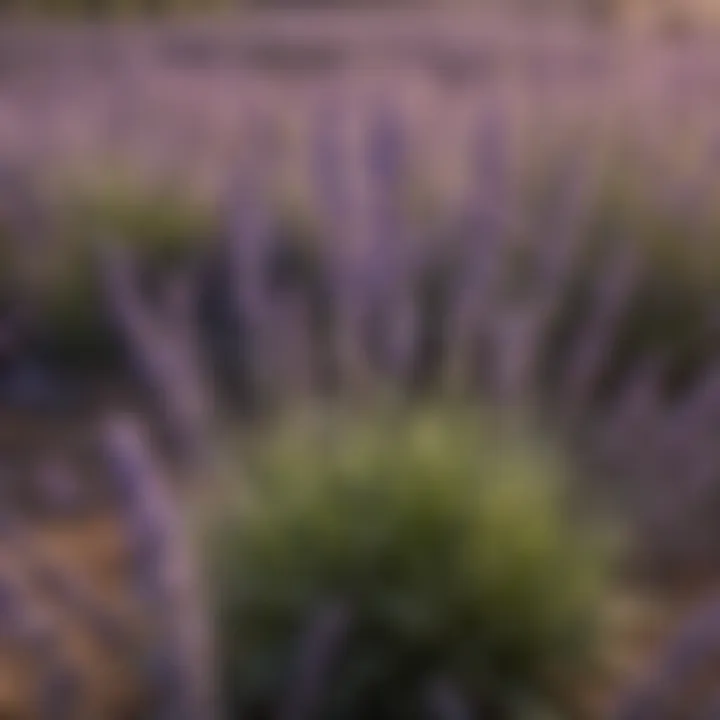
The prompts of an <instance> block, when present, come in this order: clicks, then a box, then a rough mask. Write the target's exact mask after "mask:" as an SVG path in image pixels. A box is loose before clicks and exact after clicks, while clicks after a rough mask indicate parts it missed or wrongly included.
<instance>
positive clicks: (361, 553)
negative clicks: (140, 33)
mask: <svg viewBox="0 0 720 720" xmlns="http://www.w3.org/2000/svg"><path fill="white" fill-rule="evenodd" d="M248 462H249V465H248V469H249V473H248V475H249V479H248V480H247V481H246V482H245V483H244V484H243V485H242V486H241V487H237V492H236V497H235V501H236V502H234V503H230V504H227V505H226V507H225V513H224V515H223V518H222V520H218V519H217V518H216V520H215V522H214V523H213V525H212V529H211V532H210V533H209V537H210V541H209V548H210V558H211V562H210V567H211V568H212V572H211V579H212V583H213V588H214V594H215V597H216V601H217V604H218V605H217V619H218V623H219V627H218V637H219V641H220V644H221V650H222V660H223V670H224V681H225V689H226V697H227V698H228V700H229V704H230V709H231V711H232V716H233V717H246V718H256V717H257V718H265V717H269V716H270V715H269V713H270V710H271V708H273V707H276V706H277V704H278V699H279V698H283V697H287V693H288V691H289V687H291V686H292V684H293V683H292V678H293V668H294V667H295V665H296V664H297V656H298V653H300V652H301V650H300V648H299V645H301V638H302V637H303V633H307V628H308V624H309V623H311V621H312V619H313V617H316V616H317V615H316V614H317V612H318V611H320V610H322V608H324V607H328V606H334V607H337V606H338V605H339V606H340V607H342V608H345V609H346V610H347V612H348V614H349V615H348V616H349V618H350V620H349V625H348V630H347V635H346V637H345V638H344V641H343V642H342V644H341V649H340V650H339V652H338V655H337V657H335V658H334V659H333V662H332V663H331V669H330V674H329V677H327V678H326V683H327V687H326V690H325V693H324V694H323V698H322V703H321V711H320V712H319V713H318V715H317V716H318V717H323V718H343V719H344V718H368V719H369V718H373V719H374V720H376V719H377V720H381V719H382V718H417V717H423V716H425V715H426V714H427V712H428V710H427V707H426V700H427V688H428V687H429V686H431V685H432V683H433V681H434V680H436V679H437V678H445V679H446V680H449V681H450V682H451V683H452V684H453V685H454V686H455V687H456V688H458V689H459V694H460V695H461V696H462V697H463V698H464V701H465V702H466V703H467V704H468V706H469V709H470V711H471V713H472V716H473V717H475V716H477V715H476V713H481V714H482V716H483V717H493V718H495V717H498V718H528V717H540V714H536V713H540V712H547V711H549V710H557V709H558V708H557V704H558V701H557V697H558V696H557V695H555V692H556V691H557V690H558V686H557V683H556V680H557V675H556V673H559V675H560V676H561V677H564V678H565V680H566V681H567V680H568V677H570V676H568V675H567V674H563V673H567V672H568V671H570V673H572V672H574V671H576V670H578V669H579V668H582V667H583V664H582V663H583V661H585V660H587V659H589V657H590V653H589V651H590V649H591V647H592V640H593V636H594V629H595V621H596V620H597V617H598V616H597V614H596V612H597V611H598V610H599V607H600V604H601V600H602V598H603V590H604V583H605V581H606V580H607V574H606V571H607V569H608V565H607V562H606V560H607V554H606V552H605V551H604V550H603V549H602V547H603V544H602V543H599V542H597V541H598V537H597V535H595V534H594V533H593V531H591V530H589V529H588V527H587V526H585V527H582V526H581V525H580V524H578V523H575V522H573V521H572V520H571V519H570V517H569V515H568V513H567V509H568V508H567V507H566V505H565V498H564V492H563V485H562V483H561V482H560V481H559V478H560V477H561V470H560V468H559V466H558V464H557V463H556V462H555V460H554V459H553V458H552V457H550V456H549V455H548V454H547V453H546V452H544V451H541V450H540V448H538V447H533V446H532V445H530V444H526V443H524V442H520V441H516V440H515V439H509V438H506V437H504V436H499V435H497V433H496V432H495V430H494V429H493V428H492V427H491V426H490V425H489V424H487V423H483V422H481V421H479V419H478V418H477V417H475V416H473V415H472V414H470V413H458V412H453V413H450V412H418V413H416V414H412V415H400V414H398V415H397V416H395V415H393V414H386V415H382V416H381V415H368V416H366V417H363V418H362V419H357V418H356V419H353V420H347V421H340V422H333V423H332V424H330V423H328V424H327V425H325V426H322V425H321V424H320V423H317V422H314V423H308V422H304V423H302V422H298V423H292V422H288V423H286V424H283V425H282V426H281V427H280V428H278V429H276V431H274V432H270V433H269V436H267V437H266V438H265V440H262V441H260V442H258V443H257V444H256V445H255V446H254V449H251V450H250V451H249V459H248ZM485 713H488V714H485Z"/></svg>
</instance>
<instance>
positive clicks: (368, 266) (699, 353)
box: [4, 102, 718, 556]
mask: <svg viewBox="0 0 720 720" xmlns="http://www.w3.org/2000/svg"><path fill="white" fill-rule="evenodd" d="M316 117H317V120H316V123H315V124H314V125H313V126H312V128H311V130H312V133H311V135H310V136H309V137H310V138H311V139H312V142H311V143H310V144H309V145H308V150H309V153H308V168H309V172H310V175H309V177H310V178H311V181H310V182H305V183H304V184H302V185H301V190H302V191H303V194H304V197H303V198H301V203H300V204H298V201H297V198H295V203H294V204H293V205H291V206H288V205H287V203H283V202H278V199H277V198H278V191H277V186H278V185H277V184H278V178H280V182H281V183H282V182H283V181H287V174H286V170H287V166H286V165H283V164H281V163H280V160H279V159H278V148H279V145H278V138H277V135H275V134H273V132H272V126H270V125H268V124H267V123H265V122H262V121H258V122H257V125H256V126H255V129H254V130H253V131H252V133H251V134H250V136H249V141H248V142H247V144H246V147H247V148H248V149H249V151H247V152H245V153H244V158H243V161H242V162H241V163H239V166H238V169H237V172H236V175H235V179H234V181H233V182H232V183H231V185H230V188H231V190H230V192H229V194H228V196H227V200H226V202H225V203H224V204H223V206H222V207H221V208H220V210H218V209H217V208H215V209H213V210H211V211H208V210H207V209H203V210H202V212H199V213H194V211H192V210H188V206H187V205H185V206H184V205H183V204H182V203H183V198H184V196H183V195H179V196H178V195H177V194H175V195H173V194H172V193H170V194H169V195H168V194H163V192H160V193H157V192H155V193H148V195H147V196H145V195H143V190H142V189H140V190H138V189H137V188H135V189H131V191H130V192H127V189H128V187H131V186H123V184H122V183H120V184H118V183H115V184H113V183H112V182H111V183H110V184H109V185H108V187H107V188H106V189H105V190H107V191H106V192H105V191H104V190H103V188H102V183H101V182H100V181H98V182H97V183H95V184H92V185H91V191H90V193H89V195H88V192H87V189H85V191H84V192H85V194H86V197H84V198H81V200H82V201H81V202H80V203H79V205H78V208H79V210H78V211H77V212H75V213H74V214H73V213H71V214H70V215H71V220H70V221H69V222H66V221H65V220H64V219H63V218H62V212H61V213H59V214H58V213H57V212H56V213H55V215H53V212H52V211H47V212H43V211H39V210H38V211H35V209H34V207H33V205H32V203H29V202H27V201H28V200H29V199H30V197H31V195H29V193H28V192H23V191H22V189H21V187H20V186H19V185H18V184H17V183H15V182H14V181H13V180H12V178H9V179H8V182H7V183H6V190H7V191H8V192H7V193H6V195H5V197H6V198H8V199H9V202H8V207H9V208H11V209H12V212H10V213H8V218H9V219H10V220H17V222H15V223H13V222H9V223H8V228H9V231H8V238H7V240H6V245H5V249H6V251H7V252H6V258H5V261H4V267H5V268H6V269H10V270H11V271H10V272H9V273H8V274H7V277H8V280H7V282H6V288H7V290H8V294H9V296H10V298H11V306H12V305H13V303H14V306H13V307H14V308H15V309H16V314H15V315H14V316H13V314H12V313H10V314H9V315H8V319H7V322H6V327H7V332H6V337H7V338H8V340H7V346H8V348H11V346H12V341H13V337H17V336H20V335H22V333H23V332H24V331H27V332H28V333H32V331H33V330H34V331H35V332H36V333H37V335H38V336H39V338H40V340H39V341H38V349H37V354H39V355H44V356H45V357H46V358H47V359H48V362H49V363H52V362H58V360H59V359H62V358H63V357H66V358H69V359H66V368H65V369H66V370H67V369H70V370H73V369H75V370H76V369H78V368H82V375H83V376H85V375H88V374H92V373H93V372H94V371H97V370H98V367H93V362H94V360H93V359H94V358H95V359H96V358H97V356H99V355H102V353H103V352H105V354H106V356H108V355H109V356H110V357H111V359H114V360H117V359H118V358H119V359H120V360H121V362H120V365H121V366H125V367H127V366H128V365H129V366H132V368H133V369H134V371H136V377H138V378H140V379H141V380H142V382H143V383H144V386H145V387H146V388H147V389H149V390H150V394H151V395H152V397H154V398H155V409H156V410H157V411H158V413H159V414H160V416H161V417H162V418H164V425H166V426H168V430H169V431H170V435H171V436H173V438H174V441H175V442H176V444H177V445H178V446H179V447H182V448H185V449H186V450H188V451H191V449H192V448H193V447H198V448H199V447H201V446H202V445H203V444H204V443H205V441H206V439H207V437H208V435H211V434H212V433H211V432H210V430H209V427H210V425H211V424H212V418H213V417H214V416H215V415H216V414H217V412H216V409H214V405H215V404H216V403H215V396H216V395H217V393H218V392H219V394H220V397H221V398H222V400H223V401H222V403H220V404H221V406H222V407H221V408H220V411H225V410H232V409H237V406H238V405H239V406H240V407H241V409H250V410H253V409H254V410H257V409H263V408H271V407H277V406H282V405H284V404H292V403H293V402H294V401H295V400H302V399H308V398H317V397H325V398H329V397H342V396H351V397H355V398H362V397H367V396H368V393H378V392H379V393H381V394H387V393H390V394H399V395H401V396H407V397H416V396H418V395H427V394H429V395H433V394H438V393H439V394H441V395H443V394H447V393H451V394H455V395H462V394H468V395H472V396H475V397H482V398H484V399H486V400H491V401H492V402H494V403H496V404H497V405H498V406H501V407H510V408H513V409H514V410H520V411H521V412H523V413H525V412H530V413H533V414H539V415H540V416H541V417H542V418H544V419H546V420H547V421H548V422H549V423H551V425H552V426H553V427H554V428H555V429H556V430H558V431H560V432H565V431H570V430H572V433H573V435H574V437H573V440H574V441H577V442H579V443H581V447H582V448H583V450H588V452H587V453H585V452H584V453H583V455H584V456H585V457H591V458H592V464H593V468H594V469H595V470H596V471H598V473H599V474H600V476H601V483H600V485H601V486H602V487H603V488H610V487H612V490H609V493H608V494H609V497H610V498H611V499H613V500H619V499H620V498H622V499H621V500H619V502H620V506H621V507H623V508H625V509H627V508H628V507H630V508H632V510H633V514H634V515H636V516H637V518H636V519H638V520H640V521H641V525H640V526H641V527H643V528H644V529H645V530H647V532H648V533H649V535H650V536H652V537H654V536H655V532H656V530H657V527H662V528H663V532H662V533H661V537H662V538H665V539H667V541H668V542H669V544H670V546H671V547H669V548H668V551H670V550H673V551H674V550H678V551H680V552H681V555H685V554H687V553H690V555H692V554H693V553H695V552H697V551H700V550H702V553H701V554H702V555H703V556H704V554H705V553H706V552H712V548H713V546H714V544H715V538H714V536H713V535H712V527H713V526H714V518H713V517H712V516H710V517H705V515H706V514H707V513H710V514H711V513H712V507H713V506H714V504H713V503H712V502H711V499H712V497H713V493H714V487H715V480H716V478H717V467H718V457H717V452H716V450H715V449H714V443H713V442H712V432H713V429H714V427H715V423H716V421H717V407H716V406H717V382H716V372H717V369H716V365H715V363H716V350H717V325H716V323H717V307H718V306H717V303H718V289H717V272H716V268H715V263H714V260H713V259H714V257H715V253H716V240H715V233H716V230H717V228H718V217H717V211H716V208H715V207H714V198H715V196H716V190H715V184H714V179H713V175H712V163H711V162H702V163H700V164H699V165H697V166H695V168H694V169H693V167H692V166H690V167H691V172H687V169H686V168H685V169H684V168H682V167H680V169H678V168H679V165H681V163H680V164H678V163H676V164H675V165H674V166H673V165H671V164H669V163H668V164H667V165H666V166H664V167H663V166H662V164H660V160H661V156H659V155H655V154H653V152H647V150H646V151H645V153H646V154H642V153H641V154H640V156H639V157H638V158H637V159H636V160H635V161H633V160H631V159H630V158H628V157H625V156H623V157H621V158H619V161H618V157H617V155H615V156H613V155H609V156H608V157H601V154H602V151H603V150H604V147H601V146H598V145H592V146H589V145H588V144H587V143H589V142H591V141H592V139H593V138H595V137H596V136H594V135H591V136H588V135H585V134H581V135H580V136H578V137H577V139H576V140H574V141H570V140H568V139H567V138H565V139H564V140H563V145H554V146H552V147H551V148H547V149H546V150H547V151H546V152H540V153H538V154H536V156H535V157H537V158H538V162H529V163H528V162H527V161H526V162H525V163H524V164H520V165H519V164H518V154H517V153H518V148H517V146H516V145H515V140H516V139H517V136H514V135H513V133H512V131H511V128H512V121H511V119H510V117H509V116H508V114H507V112H506V110H505V107H504V106H503V105H502V103H496V104H491V105H489V106H488V107H486V108H485V110H484V111H483V112H482V113H481V115H480V117H479V119H477V120H476V122H475V124H474V125H473V128H474V132H473V134H472V137H473V140H472V142H471V143H470V145H469V146H468V152H467V153H466V155H467V157H466V158H465V164H464V166H465V169H464V171H463V172H462V173H460V175H461V177H462V178H464V180H462V181H458V184H457V186H456V187H457V188H458V191H457V192H455V193H453V192H449V194H446V195H445V197H443V198H442V199H438V196H437V195H434V194H433V193H429V194H428V193H427V191H426V189H424V188H423V187H422V181H423V179H424V178H427V177H428V176H427V175H422V174H418V163H419V162H421V161H422V160H424V159H425V157H424V156H423V152H424V150H425V148H423V147H421V146H419V145H418V144H417V138H416V137H414V136H413V134H412V133H411V132H409V131H408V128H407V126H406V124H405V119H404V117H403V115H402V114H401V113H400V112H399V111H398V110H397V108H396V106H395V105H394V104H393V103H391V102H386V103H384V104H381V105H380V106H378V107H376V109H375V110H374V111H373V112H371V113H365V114H364V115H363V117H365V119H366V120H367V122H366V123H361V124H358V123H357V122H356V120H357V119H356V118H352V115H351V114H350V113H349V112H348V109H347V108H346V107H345V106H343V105H336V104H332V103H331V104H329V105H324V106H322V112H320V111H319V112H318V114H317V116H316ZM348 118H351V119H353V122H354V126H353V124H348V122H347V120H348ZM246 137H247V136H246ZM526 142H527V138H526ZM613 147H614V149H615V150H618V148H617V146H613ZM633 147H634V148H635V150H637V147H636V146H633ZM631 149H632V148H631ZM655 149H656V148H653V151H654V150H655ZM668 154H669V153H668ZM657 165H659V166H660V167H659V169H658V168H656V166H657ZM660 170H663V171H664V173H665V174H661V172H660ZM683 170H684V171H685V174H684V175H683ZM672 173H674V174H672ZM418 178H419V181H418ZM430 180H433V178H432V176H430ZM419 186H420V187H419ZM98 188H100V192H99V194H98ZM23 198H24V199H23ZM98 198H99V200H98ZM178 198H179V199H178ZM65 199H67V198H65ZM75 200H77V197H75V198H73V201H75ZM23 208H25V209H26V211H25V212H23ZM64 208H65V206H64V205H63V206H62V207H61V208H60V209H61V211H62V210H64ZM298 208H299V210H298ZM58 217H60V219H59V220H58ZM13 227H14V228H15V231H14V232H13ZM40 248H42V249H43V250H42V251H41V252H39V251H38V249H40ZM14 318H15V319H14ZM23 318H26V319H23ZM70 339H72V342H73V343H74V344H75V347H74V349H73V352H72V353H69V354H67V353H66V354H65V355H64V353H63V344H64V343H65V344H67V343H68V342H70ZM43 343H44V344H43ZM17 344H20V341H17ZM64 349H65V350H66V349H67V348H64ZM6 352H7V354H8V356H9V355H11V350H10V349H9V350H7V351H6ZM18 353H19V354H22V353H20V352H19V351H18ZM127 361H129V363H128V362H127ZM8 364H9V365H11V364H12V363H8ZM68 364H69V365H68ZM115 367H116V369H117V363H115ZM7 377H8V378H10V380H8V381H7V382H6V386H11V385H12V382H11V381H12V377H13V375H12V373H11V372H10V371H8V373H7ZM230 398H232V400H231V401H230V402H228V399H230ZM227 406H230V407H227ZM641 435H642V436H643V437H644V442H642V443H638V442H636V439H637V438H638V437H640V436H641ZM681 480H682V482H681ZM646 524H647V525H646ZM675 524H678V527H677V528H676V529H675V530H673V531H672V532H671V531H670V529H671V528H674V527H675ZM690 530H692V531H693V532H692V533H690V534H688V532H689V531H690ZM686 531H688V532H686ZM706 531H707V532H708V533H709V535H708V536H707V537H705V536H703V533H705V532H706ZM696 535H697V537H696ZM677 543H680V545H677ZM685 543H687V548H682V547H681V545H683V544H685ZM653 545H654V547H656V549H658V550H659V542H658V541H657V539H655V540H653ZM660 555H661V556H664V555H665V553H664V552H663V553H660Z"/></svg>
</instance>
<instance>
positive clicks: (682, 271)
mask: <svg viewBox="0 0 720 720" xmlns="http://www.w3.org/2000/svg"><path fill="white" fill-rule="evenodd" d="M712 198H714V193H711V194H709V195H708V196H707V197H702V196H701V195H700V194H699V193H698V194H697V195H696V196H693V195H692V194H691V188H679V189H677V190H676V191H675V192H674V193H672V192H669V191H668V188H667V187H665V188H664V189H663V190H661V189H660V187H659V186H658V184H657V183H655V182H653V179H652V178H651V177H647V176H646V175H645V174H641V173H637V172H635V173H633V172H631V168H628V167H622V166H621V167H618V166H616V165H613V166H612V167H611V168H610V169H609V170H608V172H607V173H606V174H605V175H604V176H603V177H602V178H601V182H600V183H599V187H598V189H597V191H596V194H595V196H594V197H593V199H592V201H591V204H590V207H589V208H588V214H587V216H586V217H585V218H584V220H583V223H582V224H581V225H580V227H579V232H581V233H582V237H581V242H580V252H579V254H578V256H577V259H576V261H575V267H574V270H573V272H572V276H571V279H570V281H569V283H568V284H567V287H566V288H565V291H564V295H563V298H562V301H561V304H560V307H559V311H558V313H557V316H556V317H555V318H554V321H553V323H552V325H551V327H550V329H549V332H548V337H547V340H546V351H547V352H546V357H545V380H544V382H546V383H548V386H549V388H550V392H551V393H552V388H553V387H554V386H555V384H556V383H557V382H559V381H562V376H563V373H564V372H565V371H566V365H564V360H565V359H567V357H568V354H569V348H570V347H571V346H572V344H573V343H574V342H576V341H577V340H578V338H579V337H580V336H581V335H582V334H583V333H587V332H588V330H591V329H592V325H593V324H594V323H595V322H596V320H595V319H594V314H593V313H594V308H597V307H598V303H602V302H603V301H602V300H600V301H598V299H597V297H594V293H595V291H596V289H597V288H598V287H600V286H601V285H602V284H603V283H612V282H613V274H616V273H617V272H618V271H619V270H620V269H621V265H619V264H618V262H620V263H622V262H623V260H622V258H625V259H626V262H635V263H636V265H637V272H636V275H635V278H634V280H633V287H632V289H631V291H630V294H629V297H628V299H627V302H625V304H624V305H623V309H622V312H621V314H620V316H619V317H618V319H617V322H615V323H614V330H613V334H612V337H611V338H610V339H609V342H607V343H605V346H604V357H603V370H602V374H601V377H600V378H599V379H598V385H597V387H596V388H595V397H596V399H597V400H599V401H602V400H604V399H606V398H607V397H608V396H609V395H612V393H613V392H615V391H616V390H617V389H618V388H619V387H621V385H622V382H623V380H624V379H625V378H627V376H628V373H629V372H631V371H632V370H633V369H635V368H637V367H638V366H639V365H640V364H642V363H643V361H644V360H647V359H648V358H649V357H651V356H652V357H662V358H663V360H664V361H665V363H666V367H667V374H666V378H665V390H666V392H667V394H668V395H669V396H672V395H675V394H677V393H682V392H683V391H685V390H686V389H687V388H688V387H690V386H691V385H692V384H693V383H694V382H695V381H696V379H697V378H698V377H699V376H700V374H701V372H702V370H703V369H704V368H705V367H706V366H707V364H708V363H709V362H710V361H711V360H712V359H713V357H714V356H715V353H716V352H717V342H716V340H715V332H714V327H713V323H714V322H715V321H716V318H715V311H714V308H716V307H717V305H718V302H719V301H720V263H719V262H718V260H720V258H719V257H718V256H717V253H718V251H719V250H720V246H718V244H717V236H718V233H719V232H720V214H718V212H717V206H716V204H715V203H713V200H712ZM546 388H547V386H546Z"/></svg>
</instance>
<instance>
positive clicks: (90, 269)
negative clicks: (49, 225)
mask: <svg viewBox="0 0 720 720" xmlns="http://www.w3.org/2000/svg"><path fill="white" fill-rule="evenodd" d="M59 208H60V210H59V212H58V218H57V234H58V238H57V240H56V248H57V251H56V253H55V254H54V256H53V257H52V258H48V259H47V262H45V267H46V271H45V283H44V290H43V297H42V299H41V302H42V305H43V308H44V312H43V321H44V324H45V326H46V334H48V335H49V338H50V345H51V346H52V351H53V354H54V355H55V356H57V357H61V358H63V359H66V360H69V361H71V362H72V364H73V366H74V367H78V366H82V367H98V366H102V365H103V364H104V363H106V362H108V361H111V360H113V359H114V358H115V359H116V356H117V353H116V349H115V347H114V343H113V334H112V331H111V328H110V326H109V322H108V318H107V317H106V316H105V313H104V310H103V303H102V301H101V296H100V288H99V287H98V277H97V269H96V248H97V245H98V244H102V243H105V242H113V243H121V244H124V245H126V246H128V247H129V248H130V249H131V250H132V252H133V256H134V258H135V260H136V262H137V264H138V267H139V268H140V270H141V271H142V273H143V280H144V281H147V285H148V286H149V287H150V288H152V285H153V283H154V281H155V280H156V279H157V278H158V277H162V276H163V275H165V274H166V273H167V272H168V271H172V270H174V269H177V268H179V267H182V266H185V265H186V264H189V263H192V262H194V261H195V260H197V258H198V257H199V256H200V255H201V253H202V252H204V251H205V249H206V246H207V245H208V244H209V243H210V242H211V240H212V239H213V237H214V235H215V227H216V226H215V224H214V221H213V215H212V214H211V212H210V211H209V209H208V208H207V207H205V206H204V205H203V204H202V203H200V202H198V201H196V200H193V199H192V198H190V197H189V196H187V195H185V194H183V193H179V192H175V191H171V190H158V189H155V188H148V187H146V186H145V185H144V184H138V183H133V182H126V181H121V180H118V179H112V180H111V181H105V182H94V183H92V184H88V185H87V186H85V185H80V186H71V187H69V188H67V189H66V191H65V194H64V196H63V197H62V199H61V201H60V203H59Z"/></svg>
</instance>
